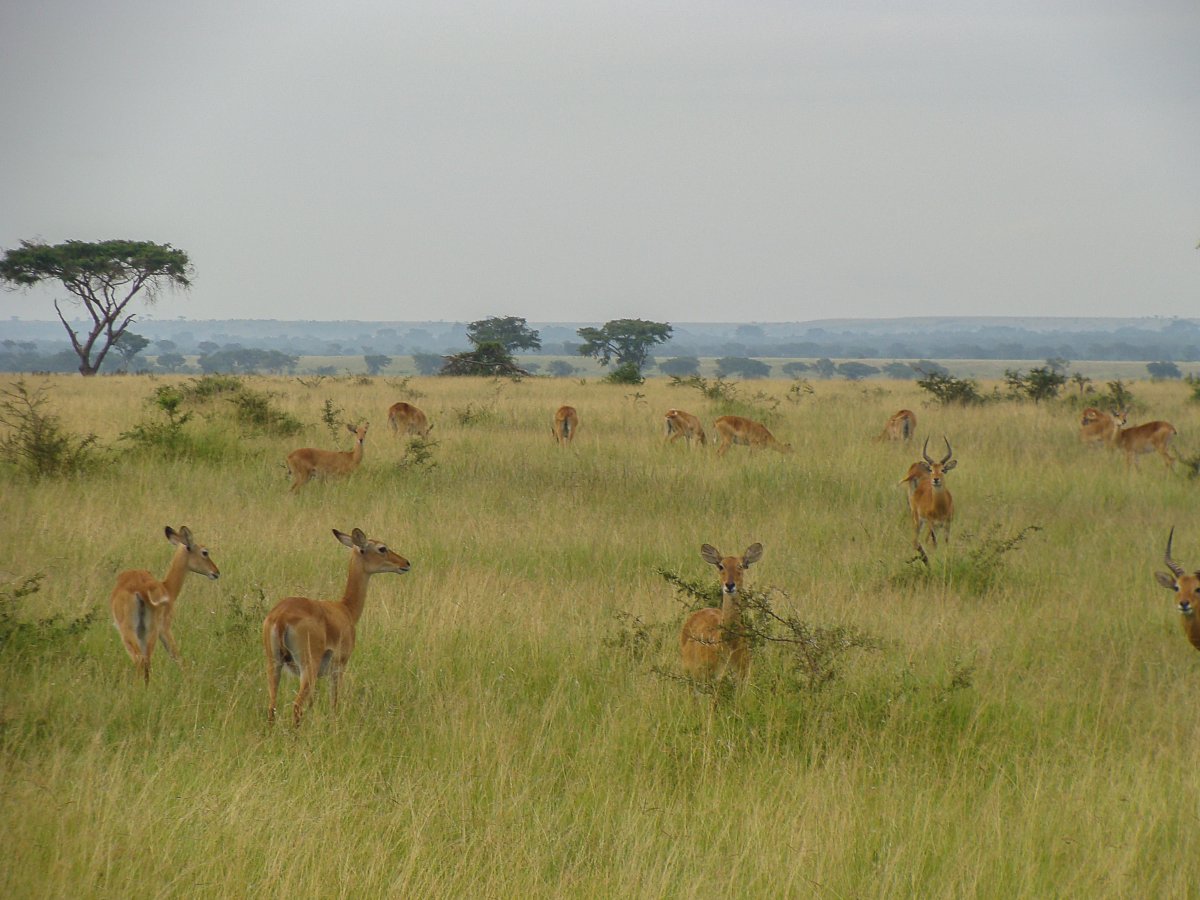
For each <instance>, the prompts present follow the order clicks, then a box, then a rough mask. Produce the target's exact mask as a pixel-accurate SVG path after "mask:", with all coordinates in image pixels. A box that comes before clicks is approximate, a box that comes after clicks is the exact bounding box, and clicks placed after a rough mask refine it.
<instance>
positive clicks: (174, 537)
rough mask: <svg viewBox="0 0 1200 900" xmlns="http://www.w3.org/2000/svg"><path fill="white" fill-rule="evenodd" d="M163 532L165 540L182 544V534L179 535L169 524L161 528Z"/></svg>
mask: <svg viewBox="0 0 1200 900" xmlns="http://www.w3.org/2000/svg"><path fill="white" fill-rule="evenodd" d="M163 534H165V535H166V536H167V540H168V541H170V542H171V543H172V544H182V543H183V536H182V535H180V534H179V533H178V532H177V531H176V530H175V529H174V528H172V527H171V526H170V525H168V526H167V527H166V528H164V529H163Z"/></svg>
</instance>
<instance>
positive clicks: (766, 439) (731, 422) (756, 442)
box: [713, 416, 792, 456]
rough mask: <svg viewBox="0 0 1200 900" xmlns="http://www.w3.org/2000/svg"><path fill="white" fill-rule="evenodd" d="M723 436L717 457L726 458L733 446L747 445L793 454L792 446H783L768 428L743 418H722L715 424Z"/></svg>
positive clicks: (718, 432)
mask: <svg viewBox="0 0 1200 900" xmlns="http://www.w3.org/2000/svg"><path fill="white" fill-rule="evenodd" d="M713 424H714V426H715V427H716V429H717V434H719V435H720V436H721V446H719V447H717V456H724V455H725V454H726V453H727V452H728V451H729V448H730V447H731V446H732V445H733V444H746V445H747V446H749V447H751V448H757V447H770V448H771V449H773V450H778V451H779V452H780V453H791V452H792V445H791V444H781V443H780V442H779V441H777V440H776V439H775V435H773V434H771V432H769V431H768V430H767V426H765V425H763V424H761V423H760V422H755V421H754V420H753V419H747V418H744V417H742V416H721V418H719V419H717V421H716V422H714V423H713Z"/></svg>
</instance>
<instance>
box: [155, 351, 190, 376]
mask: <svg viewBox="0 0 1200 900" xmlns="http://www.w3.org/2000/svg"><path fill="white" fill-rule="evenodd" d="M157 362H158V364H159V365H160V366H162V367H163V368H164V369H166V370H167V371H168V372H178V371H179V370H180V369H182V368H183V367H184V366H185V365H186V364H187V360H186V359H184V358H183V355H182V354H180V353H160V354H158V360H157Z"/></svg>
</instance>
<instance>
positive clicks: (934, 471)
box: [905, 436, 958, 562]
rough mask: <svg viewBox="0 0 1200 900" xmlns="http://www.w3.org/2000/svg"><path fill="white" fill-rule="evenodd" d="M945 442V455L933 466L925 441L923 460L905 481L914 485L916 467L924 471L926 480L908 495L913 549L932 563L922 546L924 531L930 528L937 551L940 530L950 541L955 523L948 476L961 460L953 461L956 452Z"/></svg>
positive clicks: (927, 443)
mask: <svg viewBox="0 0 1200 900" xmlns="http://www.w3.org/2000/svg"><path fill="white" fill-rule="evenodd" d="M942 440H944V441H945V442H946V455H945V456H943V457H942V458H941V460H940V461H938V462H934V461H933V459H932V458H931V457H930V455H929V438H925V446H924V447H923V448H922V450H921V457H922V459H921V461H919V462H917V463H916V464H915V465H914V466H913V467H910V468H909V475H908V476H906V478H905V481H908V482H909V484H910V485H912V481H913V479H912V474H913V472H914V469H915V467H916V466H920V467H921V468H922V469H923V470H924V471H925V477H923V478H920V479H919V480H917V482H916V484H915V486H912V487H911V488H910V493H909V495H908V506H909V509H910V510H912V520H913V547H915V548H916V551H917V554H918V555H919V556H920V557H921V559H923V560H925V562H929V557H928V556H926V555H925V548H924V547H922V546H921V529H922V528H924V527H928V531H929V540H930V542H931V543H932V544H933V546H934V547H937V528H938V526H941V528H942V537H943V538H944V539H946V540H949V538H950V523H951V521H952V520H953V519H954V498H953V497H952V496H951V495H950V490H949V488H947V487H946V473H947V472H949V471H950V470H951V469H953V468H954V467H955V466H957V465H958V460H956V459H954V458H953V456H954V450H953V449H952V448H951V447H950V441H949V439H948V438H946V437H945V436H943V437H942Z"/></svg>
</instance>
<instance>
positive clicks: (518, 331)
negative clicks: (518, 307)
mask: <svg viewBox="0 0 1200 900" xmlns="http://www.w3.org/2000/svg"><path fill="white" fill-rule="evenodd" d="M467 340H469V341H470V342H471V343H472V344H473V345H475V346H476V347H478V346H480V345H481V344H486V343H495V344H500V345H502V346H503V347H504V349H505V350H507V351H508V352H509V353H516V352H517V351H518V350H540V349H541V347H542V338H541V336H540V335H539V334H538V332H537V330H536V329H533V328H530V327H529V326H528V325H527V324H526V323H525V320H524V319H522V318H521V317H520V316H490V317H488V318H486V319H479V320H478V321H476V322H472V323H471V324H470V325H468V326H467Z"/></svg>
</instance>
